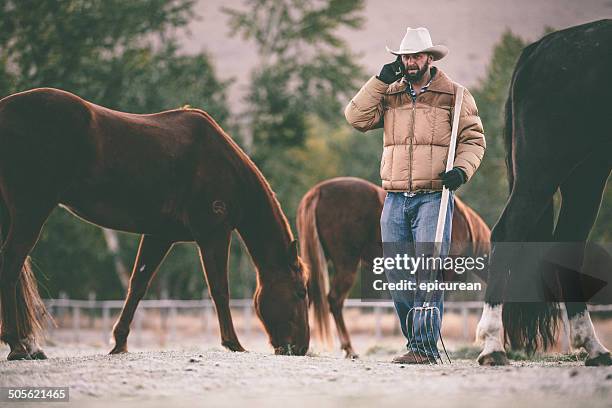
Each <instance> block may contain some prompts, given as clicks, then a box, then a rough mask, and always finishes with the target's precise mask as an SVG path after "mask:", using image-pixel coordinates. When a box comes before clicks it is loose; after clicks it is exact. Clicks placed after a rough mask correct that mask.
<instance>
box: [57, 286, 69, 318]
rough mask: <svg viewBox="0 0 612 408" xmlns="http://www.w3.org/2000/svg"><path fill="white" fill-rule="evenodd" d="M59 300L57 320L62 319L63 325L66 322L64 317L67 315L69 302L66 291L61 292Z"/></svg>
mask: <svg viewBox="0 0 612 408" xmlns="http://www.w3.org/2000/svg"><path fill="white" fill-rule="evenodd" d="M59 300H60V301H59V302H58V306H57V320H58V321H61V322H60V323H59V324H60V325H62V324H64V323H65V322H64V317H65V316H66V309H67V308H68V307H67V302H68V295H67V294H66V292H64V291H61V292H60V293H59Z"/></svg>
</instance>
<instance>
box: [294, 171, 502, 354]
mask: <svg viewBox="0 0 612 408" xmlns="http://www.w3.org/2000/svg"><path fill="white" fill-rule="evenodd" d="M384 199H385V191H384V190H383V189H382V188H380V187H378V186H376V185H374V184H372V183H370V182H369V181H366V180H363V179H359V178H354V177H338V178H333V179H330V180H326V181H323V182H321V183H319V184H317V185H315V186H314V187H313V188H311V189H310V190H309V191H308V192H307V193H306V194H305V195H304V197H303V198H302V200H301V202H300V205H299V207H298V213H297V228H298V234H299V237H300V242H301V257H302V259H303V260H304V262H306V264H307V265H308V269H309V270H310V277H309V279H308V292H309V299H310V301H311V303H312V305H313V306H314V316H315V326H316V327H317V329H318V330H317V331H318V333H319V334H320V336H321V338H322V339H324V340H325V341H327V340H328V339H329V319H328V317H329V313H330V312H331V314H332V315H333V317H334V320H335V323H336V328H337V330H338V335H339V337H340V345H341V346H340V347H341V348H342V349H343V350H344V351H345V353H346V357H356V356H357V354H356V353H355V351H354V350H353V347H352V345H351V340H350V338H349V334H348V331H347V329H346V325H345V323H344V317H343V315H342V307H343V305H344V301H345V299H346V297H347V295H348V293H349V291H350V290H351V288H352V287H353V284H354V283H355V277H356V274H357V266H358V264H359V262H362V264H363V265H364V267H366V268H370V267H371V266H372V262H373V259H374V258H376V257H381V256H382V247H381V244H380V242H381V238H380V214H381V212H382V207H383V203H384ZM451 240H452V242H453V244H454V245H453V248H452V252H451V255H462V253H461V252H465V251H469V252H470V253H471V254H473V255H474V256H481V255H484V254H488V253H489V240H490V231H489V227H487V225H486V224H485V222H484V221H483V220H482V218H480V216H479V215H478V214H477V213H476V212H475V211H474V210H472V209H471V208H470V207H468V206H467V205H466V204H465V203H463V202H462V201H461V200H460V199H459V198H455V211H454V212H453V229H452V238H451ZM457 243H466V244H468V243H469V244H468V245H457ZM327 259H329V260H331V261H332V263H333V265H334V268H335V275H334V277H333V280H332V282H331V284H330V285H329V292H328V289H327V288H326V286H328V285H327V284H326V282H327V281H328V271H327Z"/></svg>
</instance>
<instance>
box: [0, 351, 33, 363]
mask: <svg viewBox="0 0 612 408" xmlns="http://www.w3.org/2000/svg"><path fill="white" fill-rule="evenodd" d="M6 359H7V360H9V361H13V360H31V359H32V356H30V353H28V352H27V351H21V350H19V351H11V352H10V353H9V355H8V356H7V357H6Z"/></svg>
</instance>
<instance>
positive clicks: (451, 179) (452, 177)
mask: <svg viewBox="0 0 612 408" xmlns="http://www.w3.org/2000/svg"><path fill="white" fill-rule="evenodd" d="M438 176H440V177H442V184H443V185H444V187H446V188H448V189H449V190H456V189H457V188H459V186H460V185H462V184H463V183H465V182H466V180H467V176H466V174H465V173H464V171H463V170H461V169H460V168H459V167H453V169H452V170H450V171H448V172H441V173H440V174H438Z"/></svg>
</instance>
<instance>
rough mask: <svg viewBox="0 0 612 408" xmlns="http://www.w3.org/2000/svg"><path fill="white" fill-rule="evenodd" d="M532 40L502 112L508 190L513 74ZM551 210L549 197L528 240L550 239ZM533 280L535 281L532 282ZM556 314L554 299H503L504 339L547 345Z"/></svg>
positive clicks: (517, 345)
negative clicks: (549, 300) (506, 300)
mask: <svg viewBox="0 0 612 408" xmlns="http://www.w3.org/2000/svg"><path fill="white" fill-rule="evenodd" d="M535 44H537V43H535ZM535 44H531V45H530V46H527V47H526V48H525V49H524V50H523V52H522V53H521V56H520V57H519V60H518V62H517V64H516V68H515V70H514V73H513V74H512V80H511V82H510V90H509V92H508V99H507V100H506V106H505V114H504V122H505V124H504V132H503V136H504V146H505V150H506V169H507V177H508V190H509V194H511V193H512V189H513V185H514V177H515V175H514V166H513V161H512V144H513V140H514V124H513V121H514V109H513V106H514V105H513V104H514V88H515V85H516V80H517V77H518V76H519V75H520V74H521V71H522V70H524V69H526V65H525V64H526V61H527V60H528V59H529V57H530V56H531V53H532V51H533V50H534V48H535V46H536V45H535ZM553 223H554V213H553V207H552V198H551V200H550V205H549V206H548V207H547V209H546V211H545V212H544V213H543V214H542V216H541V218H540V220H539V221H538V222H537V224H536V225H535V226H534V230H533V232H532V233H531V235H530V237H529V241H534V242H536V241H542V242H545V241H550V240H552V234H553V227H554V224H553ZM514 269H515V270H513V271H511V272H510V277H509V279H510V280H512V278H513V275H514V276H516V275H517V274H524V273H528V274H530V276H532V277H533V279H537V278H538V277H539V276H540V274H539V271H537V270H517V269H521V268H514ZM534 284H537V283H536V282H534ZM559 318H560V309H559V305H558V303H554V302H546V301H542V302H504V305H503V310H502V321H503V326H504V342H505V343H506V344H510V346H511V347H512V348H514V349H524V350H525V351H526V352H527V353H528V354H532V353H533V352H534V351H535V350H537V349H538V348H542V349H547V348H548V347H550V346H552V345H553V344H554V342H555V337H556V331H557V327H558V323H559Z"/></svg>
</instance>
